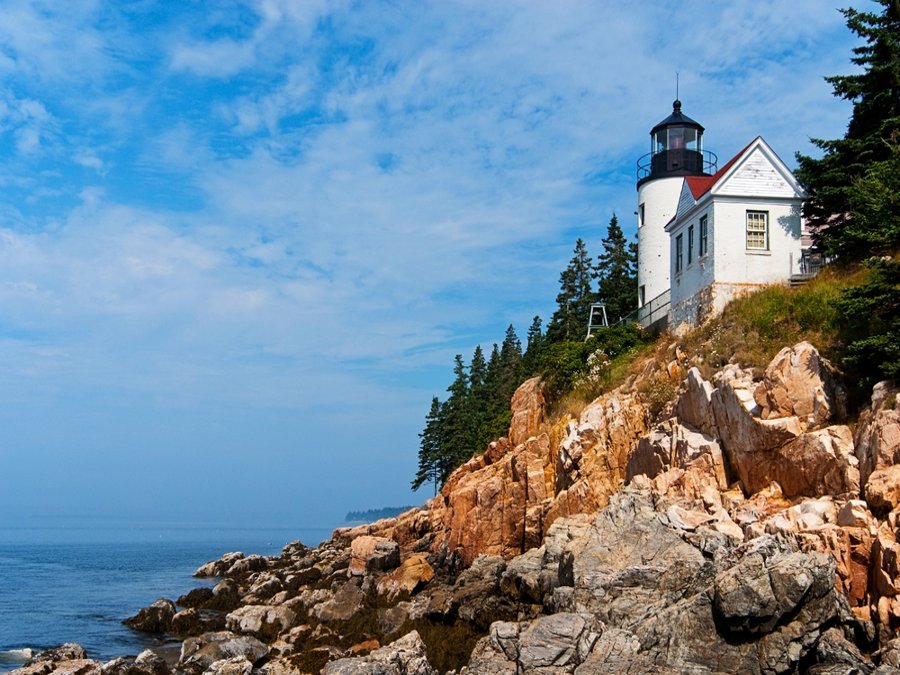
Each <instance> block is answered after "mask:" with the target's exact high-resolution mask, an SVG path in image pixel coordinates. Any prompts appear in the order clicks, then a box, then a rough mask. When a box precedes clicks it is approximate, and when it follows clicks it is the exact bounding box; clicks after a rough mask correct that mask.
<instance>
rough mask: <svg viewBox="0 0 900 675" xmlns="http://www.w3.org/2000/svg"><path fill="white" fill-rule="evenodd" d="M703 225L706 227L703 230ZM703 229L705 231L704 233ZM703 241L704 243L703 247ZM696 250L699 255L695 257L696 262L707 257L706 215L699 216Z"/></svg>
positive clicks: (707, 224) (707, 229) (707, 226)
mask: <svg viewBox="0 0 900 675" xmlns="http://www.w3.org/2000/svg"><path fill="white" fill-rule="evenodd" d="M704 225H705V226H706V227H705V228H704ZM704 229H705V230H706V232H705V233H704ZM704 234H705V236H704ZM704 241H705V242H706V245H705V246H704ZM697 250H698V251H699V254H698V255H697V259H698V260H702V259H703V258H705V257H706V256H707V255H709V216H708V215H706V214H704V215H702V216H700V234H699V237H698V246H697Z"/></svg>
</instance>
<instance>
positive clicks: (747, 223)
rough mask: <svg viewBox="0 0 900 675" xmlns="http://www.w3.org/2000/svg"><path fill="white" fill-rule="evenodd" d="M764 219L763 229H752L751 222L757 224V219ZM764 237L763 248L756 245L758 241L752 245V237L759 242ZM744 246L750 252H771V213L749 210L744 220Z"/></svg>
mask: <svg viewBox="0 0 900 675" xmlns="http://www.w3.org/2000/svg"><path fill="white" fill-rule="evenodd" d="M757 216H761V217H762V228H761V229H760V228H759V227H754V228H753V229H751V222H753V223H754V224H756V222H758V221H756V217H757ZM760 234H761V235H762V246H758V245H756V243H758V241H754V245H751V243H750V237H751V235H752V236H753V238H754V240H758V238H759V235H760ZM744 246H745V247H746V249H747V250H748V251H768V250H769V212H768V211H760V210H756V209H752V210H751V209H748V210H747V212H746V215H745V218H744Z"/></svg>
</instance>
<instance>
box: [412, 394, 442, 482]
mask: <svg viewBox="0 0 900 675" xmlns="http://www.w3.org/2000/svg"><path fill="white" fill-rule="evenodd" d="M419 438H420V439H421V441H420V443H419V469H418V471H416V477H415V478H414V479H413V481H412V484H411V487H412V489H413V490H418V489H419V488H420V487H422V485H424V484H425V483H433V484H434V493H435V494H437V490H438V487H439V485H438V484H439V483H440V482H441V475H442V468H443V464H442V455H441V452H442V451H441V448H442V444H443V418H442V414H441V402H440V400H439V399H438V397H437V396H435V397H433V398H432V399H431V409H430V410H429V411H428V415H427V416H426V417H425V428H424V429H423V430H422V433H420V434H419Z"/></svg>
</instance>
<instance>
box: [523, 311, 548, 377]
mask: <svg viewBox="0 0 900 675" xmlns="http://www.w3.org/2000/svg"><path fill="white" fill-rule="evenodd" d="M526 339H527V342H526V347H525V353H524V354H523V355H522V374H523V375H524V376H525V377H531V376H532V375H537V374H538V371H539V370H540V364H541V357H542V355H543V352H544V334H543V332H542V331H541V317H539V316H535V317H534V319H532V321H531V326H529V328H528V335H527V338H526Z"/></svg>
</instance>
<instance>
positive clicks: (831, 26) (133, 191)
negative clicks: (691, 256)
mask: <svg viewBox="0 0 900 675" xmlns="http://www.w3.org/2000/svg"><path fill="white" fill-rule="evenodd" d="M856 4H857V6H859V7H862V8H867V7H875V5H874V3H866V2H865V0H859V2H858V3H856ZM838 6H841V5H839V4H836V3H832V2H827V1H826V2H823V1H822V0H792V1H791V2H784V1H783V0H733V1H731V2H727V3H725V2H718V3H711V2H705V1H704V2H701V1H700V0H684V1H679V2H673V1H658V2H655V1H650V2H641V3H611V2H600V1H595V2H578V1H568V0H560V1H558V2H538V1H537V0H534V1H524V0H523V1H521V2H507V1H504V0H491V2H484V1H479V2H465V1H460V2H453V1H449V0H448V1H444V2H418V1H415V2H414V1H412V0H409V1H405V2H387V1H380V0H367V1H365V2H344V1H341V0H334V1H331V2H325V1H320V0H306V1H303V2H300V1H292V0H248V1H241V2H238V1H234V2H232V1H229V0H220V1H216V2H200V1H198V0H185V1H184V2H162V1H152V0H131V1H128V2H125V1H121V0H119V1H107V2H104V1H101V0H97V1H91V0H71V1H66V2H63V1H61V0H57V1H56V2H50V1H47V2H39V1H36V0H35V1H32V2H26V1H23V0H3V2H2V11H0V480H2V482H0V486H2V487H0V525H7V526H8V525H15V524H17V523H23V522H31V521H38V520H41V519H44V520H45V521H47V522H50V521H54V522H66V521H70V522H75V521H79V520H84V519H91V518H94V519H96V518H107V519H115V520H117V521H121V522H123V523H132V522H146V521H148V520H159V521H166V522H173V523H185V524H197V523H217V524H219V523H233V524H236V525H241V526H244V525H248V524H250V525H252V524H258V525H260V526H269V527H276V526H297V527H301V526H303V527H317V526H323V527H331V526H335V525H338V524H340V522H341V520H342V519H343V516H344V514H345V513H346V512H347V511H348V510H351V509H367V508H378V507H382V506H389V505H402V504H417V503H421V502H422V501H424V500H425V499H426V498H427V497H428V496H430V488H428V487H426V488H424V489H423V490H422V491H420V492H419V493H412V492H410V490H409V482H410V480H411V479H412V477H413V475H414V473H415V468H416V453H417V450H418V443H419V439H418V435H417V434H418V433H419V431H421V428H422V426H423V423H424V418H425V414H426V413H427V411H428V408H429V406H430V402H431V397H432V396H434V395H438V396H443V394H444V392H445V390H446V387H447V386H448V385H449V384H450V380H451V379H452V372H451V370H452V362H453V356H454V354H457V353H460V354H462V355H463V356H464V358H465V359H466V361H468V359H469V358H470V357H471V354H472V351H473V350H474V348H475V346H476V345H478V344H481V345H482V346H483V347H484V348H485V349H486V350H489V349H490V346H491V344H492V343H493V342H499V341H502V338H503V335H504V332H505V329H506V327H507V326H508V325H509V324H513V325H514V326H515V327H516V330H517V331H518V334H519V336H520V337H522V338H524V335H525V332H526V330H527V328H528V326H529V325H530V323H531V319H532V317H533V316H535V315H540V316H541V317H542V318H543V319H544V321H545V322H546V321H547V319H549V317H550V315H551V314H552V312H553V308H554V298H555V296H556V294H557V292H558V290H559V273H560V272H561V271H562V269H563V268H564V267H565V265H566V263H567V262H568V260H569V258H570V257H571V255H572V248H573V246H574V242H575V240H576V239H577V238H579V237H581V238H583V239H584V240H585V242H586V243H587V247H588V251H589V252H590V253H591V254H592V255H596V253H597V252H598V250H599V248H600V240H601V239H602V237H603V236H604V234H605V232H606V226H607V223H608V222H609V219H610V217H611V216H612V215H613V213H615V214H617V215H618V216H619V218H620V223H621V224H622V226H623V229H624V230H625V232H626V234H627V235H629V236H630V237H633V236H634V232H635V216H634V215H633V213H634V211H635V209H636V204H635V201H636V190H635V182H636V177H635V163H636V161H637V159H638V157H639V156H641V155H643V154H644V153H646V152H648V151H649V131H650V129H651V127H652V126H653V125H654V124H656V123H657V122H659V121H660V120H662V119H663V118H665V117H667V116H668V115H669V113H670V112H671V110H672V101H673V99H674V98H675V93H676V92H675V80H676V73H678V77H679V97H680V99H681V100H682V101H683V104H684V108H683V110H684V113H685V114H687V115H689V116H690V117H692V118H693V119H695V120H697V121H698V122H700V123H701V124H703V125H704V126H705V128H706V134H705V147H706V149H708V150H711V151H713V152H715V153H716V154H717V155H718V157H719V162H720V166H721V165H722V164H724V163H725V161H727V160H728V159H729V158H730V157H731V156H732V155H734V154H735V153H736V152H738V151H739V150H740V149H741V148H742V147H744V146H745V145H746V144H747V143H748V142H749V141H751V140H752V139H753V138H755V137H756V136H757V135H762V136H763V137H764V138H765V139H766V140H767V141H768V142H769V144H770V145H771V146H772V147H773V148H774V149H775V151H776V152H777V153H778V154H779V155H780V156H781V158H782V159H783V160H785V161H786V162H787V163H788V165H789V166H795V164H796V162H795V160H794V153H795V152H797V151H801V152H804V153H813V154H815V149H814V147H813V146H812V145H811V144H810V142H809V139H810V138H811V137H819V138H834V137H840V136H841V135H842V134H843V132H844V130H845V128H846V123H847V120H848V118H849V114H850V105H849V103H847V102H846V101H841V100H838V99H836V98H834V97H833V96H832V94H831V88H830V86H829V85H828V84H827V83H826V82H825V81H824V80H823V77H824V76H827V75H835V74H844V73H848V72H853V70H852V69H853V67H852V65H851V64H850V61H849V59H850V56H851V49H852V47H853V46H854V45H856V44H857V40H856V38H855V36H853V35H852V34H851V33H850V32H849V31H848V30H847V28H846V26H845V24H844V19H843V17H842V16H841V14H840V13H839V12H838V11H837V9H835V8H836V7H838Z"/></svg>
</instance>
